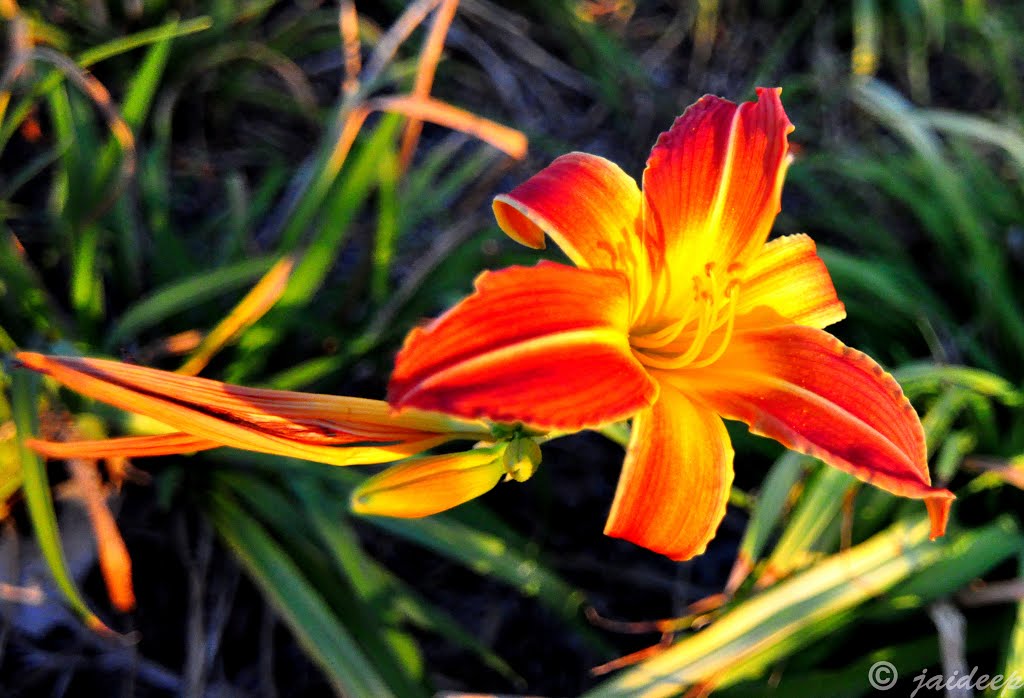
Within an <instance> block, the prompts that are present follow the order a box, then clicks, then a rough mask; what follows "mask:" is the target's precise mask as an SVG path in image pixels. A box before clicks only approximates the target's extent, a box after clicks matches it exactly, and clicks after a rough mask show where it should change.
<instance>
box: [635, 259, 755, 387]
mask: <svg viewBox="0 0 1024 698" xmlns="http://www.w3.org/2000/svg"><path fill="white" fill-rule="evenodd" d="M742 269H743V267H742V265H740V264H730V265H729V267H728V269H727V270H726V274H725V277H726V278H727V279H728V282H727V283H726V284H725V288H724V289H723V288H721V287H720V286H719V275H718V274H716V273H715V264H714V262H709V263H708V264H706V265H705V266H704V275H703V276H694V277H693V284H694V299H693V302H692V303H691V304H689V306H688V307H687V309H686V312H685V314H684V315H683V317H681V318H679V319H678V320H676V321H674V322H672V323H670V324H669V325H666V326H665V327H663V328H661V329H660V330H658V331H656V332H652V333H650V334H645V335H641V336H638V337H632V338H630V344H631V346H632V347H633V353H634V355H635V356H636V358H637V360H639V361H640V362H641V363H642V364H644V365H645V366H649V367H651V368H659V369H667V370H672V369H679V368H684V367H692V368H702V367H704V366H708V365H710V364H712V363H714V362H715V361H717V360H718V359H720V358H721V357H722V355H723V354H724V353H725V351H726V349H727V348H728V346H729V342H730V341H731V340H732V334H733V330H734V328H735V318H736V303H737V296H738V294H737V293H736V291H737V289H738V287H739V284H740V280H739V278H738V277H737V276H736V274H737V273H738V272H741V271H742ZM704 277H706V278H704ZM695 315H696V320H697V327H696V328H694V329H693V330H692V332H693V336H692V337H691V338H690V339H689V343H688V346H687V347H686V351H683V352H682V353H678V354H676V355H675V356H671V355H668V356H666V355H664V354H662V353H652V352H651V350H655V352H656V351H657V350H659V349H662V350H663V348H664V347H666V346H668V345H670V344H672V343H673V342H676V341H677V340H679V338H680V337H681V336H683V335H684V332H685V331H686V328H687V327H690V326H692V324H693V321H694V319H695ZM723 327H724V328H725V329H724V331H723V332H722V336H721V339H720V341H719V342H718V346H716V347H715V349H714V351H712V352H711V353H709V354H708V355H707V356H705V357H704V358H702V359H700V360H699V361H698V360H697V359H698V358H699V357H700V356H701V354H702V353H704V350H705V349H706V348H707V342H708V340H709V339H710V338H711V336H712V335H714V334H716V333H717V332H718V331H719V330H722V328H723Z"/></svg>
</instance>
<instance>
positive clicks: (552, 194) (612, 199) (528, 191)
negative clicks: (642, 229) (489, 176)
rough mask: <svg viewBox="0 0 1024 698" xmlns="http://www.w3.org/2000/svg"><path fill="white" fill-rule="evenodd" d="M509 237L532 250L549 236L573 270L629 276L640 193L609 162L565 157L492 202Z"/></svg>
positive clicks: (591, 157)
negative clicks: (570, 263) (613, 272)
mask: <svg viewBox="0 0 1024 698" xmlns="http://www.w3.org/2000/svg"><path fill="white" fill-rule="evenodd" d="M494 216H495V218H497V220H498V225H499V226H501V229H502V230H504V231H505V232H506V233H507V234H508V236H509V237H511V238H512V239H513V240H516V241H517V242H521V243H522V244H524V245H527V246H529V247H534V248H542V247H544V235H545V234H547V235H550V236H551V238H552V239H553V240H554V241H555V242H556V243H558V246H559V247H561V248H562V250H563V251H564V252H565V253H566V255H568V257H569V259H571V260H572V261H573V262H574V263H575V264H576V265H577V266H579V267H582V268H584V269H616V270H618V271H622V272H625V273H626V274H627V275H628V274H630V273H631V269H632V268H633V266H634V259H635V255H636V246H637V244H638V242H639V240H638V238H637V231H636V225H637V222H638V221H639V217H640V190H639V189H638V188H637V186H636V182H635V181H634V180H633V178H632V177H630V176H629V175H627V174H626V173H625V172H623V171H622V169H621V168H620V167H619V166H618V165H616V164H615V163H613V162H610V161H608V160H605V159H604V158H602V157H598V156H596V155H589V154H587V153H569V154H568V155H563V156H561V157H559V158H557V159H556V160H555V161H554V162H552V163H551V164H550V165H548V166H547V167H545V168H544V169H543V170H541V171H540V172H538V173H537V174H535V175H534V176H533V177H530V179H528V180H526V181H525V182H523V183H522V184H520V185H519V186H518V187H516V188H515V189H513V190H512V191H511V192H509V193H508V194H502V195H501V196H498V197H497V198H495V200H494Z"/></svg>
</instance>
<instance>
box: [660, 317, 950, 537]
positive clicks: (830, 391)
mask: <svg viewBox="0 0 1024 698" xmlns="http://www.w3.org/2000/svg"><path fill="white" fill-rule="evenodd" d="M666 380H669V381H671V382H673V383H674V384H675V385H677V386H679V387H680V388H681V389H684V390H691V391H695V392H696V393H697V394H698V395H699V396H700V398H701V399H703V400H706V401H707V402H708V403H709V404H710V405H711V406H712V407H713V408H714V409H715V410H716V411H718V413H719V414H721V415H722V416H723V417H727V418H729V419H738V420H740V421H742V422H746V423H747V425H749V427H750V430H751V431H752V432H753V433H755V434H759V435H761V436H767V437H769V438H772V439H775V440H776V441H778V442H780V443H781V444H783V445H784V446H786V447H788V448H792V449H794V450H796V451H800V452H801V453H806V454H808V455H811V456H814V457H816V458H820V459H821V460H823V461H825V462H826V463H828V464H830V465H833V466H835V467H837V468H839V469H841V470H844V471H846V472H848V473H851V474H852V475H854V476H855V477H857V478H859V479H861V480H864V481H865V482H869V483H871V484H874V485H876V486H878V487H881V488H882V489H884V490H888V491H889V492H892V493H893V494H897V495H901V496H904V497H914V498H918V499H924V500H925V502H926V503H927V504H928V505H929V506H928V510H929V514H931V516H932V532H933V535H941V534H942V531H943V530H944V528H945V519H946V517H947V516H948V513H949V503H950V501H951V500H952V499H953V498H954V497H953V495H952V493H950V492H948V491H947V490H944V489H939V488H936V487H932V485H931V478H930V476H929V474H928V462H927V456H926V451H925V440H924V430H923V429H922V428H921V422H920V421H919V420H918V418H917V413H916V412H914V408H913V407H912V406H911V404H910V402H909V401H908V400H907V399H906V397H904V395H903V391H902V389H901V388H900V386H899V384H898V383H897V382H896V381H895V379H893V377H892V376H890V375H889V374H888V373H886V372H885V371H884V370H883V369H882V367H881V366H879V365H878V364H876V363H875V362H874V361H873V360H872V359H871V358H870V357H868V356H867V355H865V354H862V353H861V352H859V351H856V350H854V349H850V348H849V347H847V346H845V345H844V344H843V343H842V342H840V341H839V340H838V339H836V338H835V337H833V336H832V335H830V334H828V333H827V332H824V331H822V330H818V329H813V328H809V327H800V326H796V325H791V326H786V327H776V328H774V329H768V330H759V331H748V332H742V333H737V334H736V336H734V337H733V341H732V343H731V344H730V346H729V349H728V351H727V352H726V353H725V355H724V356H723V357H722V358H721V359H720V360H719V361H718V362H717V363H715V364H714V365H712V366H709V367H706V368H703V369H701V370H700V371H678V372H676V373H675V374H673V375H669V376H666Z"/></svg>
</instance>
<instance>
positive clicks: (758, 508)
mask: <svg viewBox="0 0 1024 698" xmlns="http://www.w3.org/2000/svg"><path fill="white" fill-rule="evenodd" d="M813 462H814V459H812V458H808V457H807V456H804V455H801V454H799V453H795V452H793V451H786V452H785V453H783V454H782V455H781V456H780V457H779V458H778V459H777V460H776V461H775V463H774V464H773V465H772V467H771V468H770V469H769V470H768V475H767V476H766V477H765V479H764V484H762V485H761V491H760V493H759V494H758V495H757V503H756V504H755V505H754V511H753V514H752V515H751V517H750V521H749V522H748V523H747V529H746V531H745V532H744V533H743V540H742V541H740V549H739V552H738V553H737V555H736V564H735V566H734V567H733V571H732V573H731V574H730V576H729V582H728V584H727V585H726V586H727V588H728V589H731V590H735V589H736V588H737V587H738V586H739V585H740V583H741V582H742V581H743V580H744V579H745V578H746V576H747V575H748V574H750V572H751V571H752V570H753V568H754V565H756V564H757V561H758V560H759V559H760V557H761V555H762V553H764V550H765V547H766V546H767V545H768V541H769V540H770V538H771V536H772V534H773V533H774V532H775V529H776V527H777V526H778V524H779V521H781V520H782V516H783V514H784V513H785V511H786V508H787V507H786V503H787V500H788V499H789V498H790V495H791V493H792V492H793V487H794V486H795V485H796V483H797V482H798V481H799V480H800V475H801V474H802V473H803V471H804V470H805V469H806V468H807V466H808V464H810V463H813Z"/></svg>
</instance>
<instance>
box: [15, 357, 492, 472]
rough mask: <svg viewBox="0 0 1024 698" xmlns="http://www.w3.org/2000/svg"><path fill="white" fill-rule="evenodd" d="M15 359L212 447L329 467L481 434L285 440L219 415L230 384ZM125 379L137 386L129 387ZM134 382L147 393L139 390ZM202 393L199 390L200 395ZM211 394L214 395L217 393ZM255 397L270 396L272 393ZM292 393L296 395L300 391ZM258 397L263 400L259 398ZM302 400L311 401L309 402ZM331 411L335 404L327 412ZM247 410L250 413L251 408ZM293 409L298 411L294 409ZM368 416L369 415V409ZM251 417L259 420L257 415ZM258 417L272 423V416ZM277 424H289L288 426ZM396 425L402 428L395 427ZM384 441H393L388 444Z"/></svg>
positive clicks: (281, 434) (102, 364)
mask: <svg viewBox="0 0 1024 698" xmlns="http://www.w3.org/2000/svg"><path fill="white" fill-rule="evenodd" d="M16 358H17V360H18V361H19V362H20V363H21V364H22V365H23V366H24V367H25V368H29V369H32V370H34V371H38V372H40V373H45V374H46V375H49V376H51V377H52V378H54V379H55V380H57V381H59V382H61V383H63V384H64V385H66V386H68V387H69V388H71V389H73V390H76V391H78V392H80V393H82V394H83V395H87V396H89V397H92V398H94V399H96V400H100V401H102V402H106V403H107V404H110V405H113V406H115V407H118V408H120V409H123V410H126V411H128V412H135V413H137V414H142V415H145V416H147V417H151V418H153V419H155V420H157V421H158V422H162V423H163V424H166V425H167V426H169V427H171V428H172V429H174V430H176V431H180V432H185V433H188V434H192V435H194V436H196V437H199V438H201V439H206V440H208V441H216V442H217V443H219V444H221V445H224V446H231V447H233V448H241V449H245V450H250V451H258V452H261V453H273V454H276V455H282V456H290V457H292V458H302V459H305V460H311V461H317V462H320V463H329V464H332V465H358V464H369V463H386V462H389V461H393V460H399V459H401V458H406V457H408V456H412V455H416V454H417V453H422V452H423V451H426V450H428V449H430V448H433V447H434V446H437V445H439V444H442V443H445V442H446V441H450V440H453V439H460V438H462V439H465V438H478V437H479V436H480V435H481V434H480V433H479V432H476V431H473V432H468V433H461V432H451V433H441V434H436V433H431V432H419V431H409V430H406V429H402V430H399V431H396V432H395V433H393V434H390V435H388V436H384V435H383V434H384V433H385V432H386V429H385V428H384V426H383V425H382V424H377V423H374V422H373V421H372V420H371V422H370V424H369V426H368V428H367V429H366V431H368V432H373V433H374V435H372V436H369V435H366V434H362V433H359V434H355V436H358V440H357V444H358V445H341V446H339V445H337V444H347V443H351V439H352V437H353V435H354V434H352V433H348V434H347V436H346V435H345V433H342V432H337V433H335V432H333V431H331V432H330V434H329V435H328V436H326V437H325V436H324V435H323V434H321V437H322V438H320V439H316V438H315V436H314V435H315V434H316V433H317V432H316V431H314V430H313V429H311V428H310V427H311V425H312V426H316V425H315V424H314V423H312V421H311V422H309V423H302V424H301V425H300V426H302V427H304V428H303V429H300V430H299V435H300V436H301V437H302V438H292V437H291V436H292V435H291V434H289V432H288V430H287V429H281V428H280V427H281V424H282V420H280V419H268V423H269V425H270V428H268V429H264V428H262V427H263V425H262V424H260V422H259V421H258V420H257V421H253V422H246V421H245V420H243V419H240V418H238V417H237V416H236V415H235V414H233V413H232V412H230V411H229V410H226V409H225V405H227V404H233V402H234V401H235V400H237V399H238V398H237V395H236V394H235V393H234V392H233V390H234V389H235V387H236V386H229V385H226V384H224V383H218V382H217V381H210V380H207V379H203V378H189V377H185V376H177V375H176V374H173V373H168V372H166V371H156V370H154V369H145V368H141V367H138V366H128V365H127V364H120V363H118V362H115V361H103V360H99V359H79V358H74V357H64V356H44V355H42V354H34V353H31V352H21V353H19V354H18V355H17V356H16ZM154 374H161V375H154ZM163 379H167V380H170V385H169V386H164V388H163V392H158V389H157V386H159V385H160V381H161V380H163ZM132 380H134V381H136V383H134V384H133V383H132V382H131V381H132ZM178 380H181V381H188V382H189V385H190V386H191V388H192V390H191V392H189V391H188V390H182V389H181V388H180V387H179V388H177V389H175V388H174V387H173V386H177V385H178V383H177V381H178ZM140 384H143V385H145V386H146V387H145V388H143V387H140ZM203 388H206V390H205V391H204V390H203ZM218 391H220V392H219V393H218ZM256 392H257V393H259V392H263V393H273V392H276V391H256ZM218 394H219V395H220V397H221V398H223V400H224V401H225V402H221V403H219V404H218V408H219V409H213V408H211V406H210V404H209V402H208V401H209V400H211V399H212V400H216V399H217V398H216V396H217V395H218ZM250 394H251V393H250ZM296 395H301V393H297V394H296ZM262 397H263V398H265V397H266V395H263V396H262ZM308 397H309V398H310V399H311V400H312V401H313V402H315V398H316V396H308ZM323 397H331V396H323ZM186 399H189V400H199V402H196V403H189V402H186ZM343 399H344V398H343ZM349 399H353V398H349ZM243 402H244V401H243ZM367 402H374V401H367ZM352 404H353V405H354V406H355V407H356V412H359V410H360V409H361V407H360V406H361V405H362V403H360V402H353V403H352ZM381 404H383V403H381ZM264 406H266V405H264ZM337 406H338V405H334V407H337ZM249 407H250V409H252V405H251V404H250V405H249ZM296 409H298V407H296ZM299 411H300V412H301V410H299ZM368 411H369V412H371V413H372V412H373V409H372V408H371V409H369V410H368ZM255 412H256V413H258V414H259V415H264V413H263V412H259V411H258V410H255ZM265 416H267V417H272V416H273V415H269V414H267V415H265ZM345 416H350V415H345ZM419 418H420V415H412V417H411V419H419ZM284 421H285V423H288V424H291V422H289V421H288V420H284ZM398 423H399V424H401V422H400V421H399V422H398ZM339 424H341V422H338V421H336V420H335V421H331V422H330V424H329V426H330V428H331V429H332V430H333V429H335V428H337V427H338V425H339ZM346 424H347V423H346ZM349 426H352V428H353V429H357V428H359V427H360V424H359V420H358V419H354V420H353V424H351V425H349ZM325 439H326V440H328V443H324V441H325ZM389 441H394V442H395V443H388V442H389ZM364 444H365V445H364Z"/></svg>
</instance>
